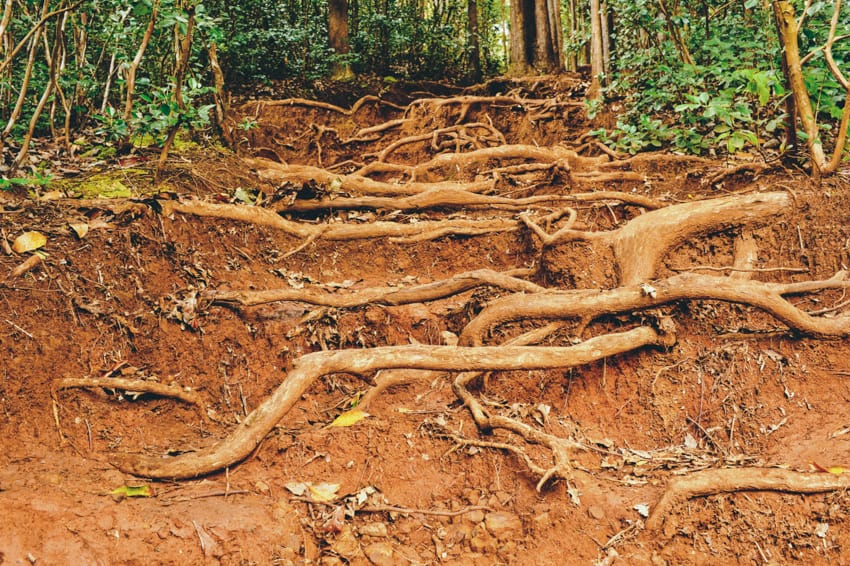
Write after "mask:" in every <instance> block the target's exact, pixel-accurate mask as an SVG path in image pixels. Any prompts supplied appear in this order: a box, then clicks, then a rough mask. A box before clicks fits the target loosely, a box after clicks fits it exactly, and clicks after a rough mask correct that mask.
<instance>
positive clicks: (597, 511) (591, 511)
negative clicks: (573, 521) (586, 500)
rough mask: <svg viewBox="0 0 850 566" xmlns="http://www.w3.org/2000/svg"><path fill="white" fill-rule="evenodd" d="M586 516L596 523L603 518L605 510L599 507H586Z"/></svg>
mask: <svg viewBox="0 0 850 566" xmlns="http://www.w3.org/2000/svg"><path fill="white" fill-rule="evenodd" d="M587 514H588V515H590V516H591V517H593V518H594V519H596V520H597V521H598V520H601V519H604V518H605V510H604V509H603V508H602V507H600V506H599V505H591V506H590V507H588V508H587Z"/></svg>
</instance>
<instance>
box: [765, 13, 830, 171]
mask: <svg viewBox="0 0 850 566" xmlns="http://www.w3.org/2000/svg"><path fill="white" fill-rule="evenodd" d="M773 11H774V14H775V16H776V24H777V26H778V27H779V37H780V40H781V41H782V48H783V52H784V61H785V63H786V68H785V71H786V74H785V80H786V81H787V83H788V87H789V90H790V91H791V92H792V93H793V96H794V101H795V103H796V107H797V111H798V114H799V117H800V122H801V123H802V125H803V131H804V132H806V138H807V139H806V143H807V144H808V147H809V154H810V156H811V158H812V169H813V173H815V174H820V172H821V171H822V170H823V169H824V168H825V167H826V165H827V160H826V154H825V153H824V151H823V144H822V142H821V138H820V133H819V131H818V124H817V120H816V118H815V114H814V111H813V109H812V101H811V99H810V98H809V93H808V91H807V90H806V83H805V81H804V80H803V69H802V65H801V63H800V47H799V43H798V40H797V18H796V15H795V14H794V7H793V6H792V5H791V3H790V2H787V1H784V0H775V1H774V2H773ZM792 127H793V125H792Z"/></svg>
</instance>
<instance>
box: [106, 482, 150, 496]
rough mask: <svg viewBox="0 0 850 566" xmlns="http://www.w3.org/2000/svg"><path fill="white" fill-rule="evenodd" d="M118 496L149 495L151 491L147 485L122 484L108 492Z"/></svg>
mask: <svg viewBox="0 0 850 566" xmlns="http://www.w3.org/2000/svg"><path fill="white" fill-rule="evenodd" d="M109 494H110V495H117V496H120V497H151V496H153V491H151V487H150V486H149V485H122V486H121V487H116V488H115V489H113V490H112V491H110V492H109Z"/></svg>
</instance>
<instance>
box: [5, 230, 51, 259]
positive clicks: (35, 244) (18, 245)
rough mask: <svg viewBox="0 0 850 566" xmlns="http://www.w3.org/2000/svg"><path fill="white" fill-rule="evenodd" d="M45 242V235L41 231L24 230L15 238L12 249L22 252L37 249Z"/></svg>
mask: <svg viewBox="0 0 850 566" xmlns="http://www.w3.org/2000/svg"><path fill="white" fill-rule="evenodd" d="M46 243H47V236H45V235H44V234H42V233H41V232H24V233H23V234H21V235H20V236H18V237H17V238H15V242H14V243H13V244H12V249H13V250H15V252H16V253H19V254H22V253H26V252H31V251H32V250H37V249H38V248H40V247H42V246H43V245H44V244H46Z"/></svg>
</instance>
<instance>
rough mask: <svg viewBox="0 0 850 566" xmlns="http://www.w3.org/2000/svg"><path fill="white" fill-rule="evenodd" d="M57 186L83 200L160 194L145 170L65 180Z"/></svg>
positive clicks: (125, 170) (121, 170)
mask: <svg viewBox="0 0 850 566" xmlns="http://www.w3.org/2000/svg"><path fill="white" fill-rule="evenodd" d="M55 186H56V187H57V188H58V189H61V190H65V191H68V192H69V193H73V194H75V195H78V196H81V197H83V198H130V197H135V196H141V195H144V194H153V193H156V192H158V189H157V188H155V187H154V184H153V176H152V175H151V174H150V172H149V171H145V170H144V169H120V170H116V171H109V172H106V173H98V174H96V175H92V176H91V177H87V178H85V179H63V180H61V181H58V182H57V183H56V184H55Z"/></svg>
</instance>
